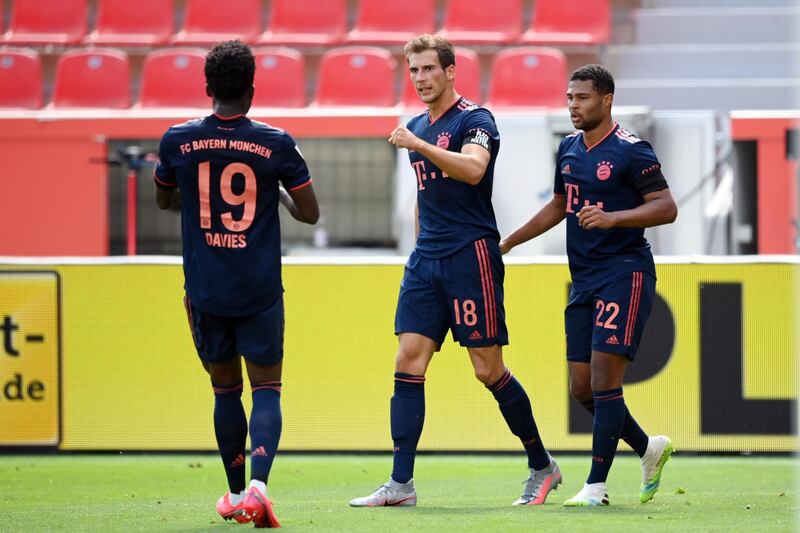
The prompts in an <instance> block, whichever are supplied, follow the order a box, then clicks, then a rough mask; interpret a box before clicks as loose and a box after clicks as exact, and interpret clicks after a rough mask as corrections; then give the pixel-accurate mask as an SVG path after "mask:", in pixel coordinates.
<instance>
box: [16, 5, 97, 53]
mask: <svg viewBox="0 0 800 533" xmlns="http://www.w3.org/2000/svg"><path fill="white" fill-rule="evenodd" d="M85 34H86V0H58V1H57V2H46V3H45V2H42V0H14V3H13V5H12V6H11V22H10V24H9V26H8V31H7V32H6V34H5V41H6V42H8V43H25V44H42V45H44V44H73V43H78V42H80V41H81V40H82V39H83V36H84V35H85Z"/></svg>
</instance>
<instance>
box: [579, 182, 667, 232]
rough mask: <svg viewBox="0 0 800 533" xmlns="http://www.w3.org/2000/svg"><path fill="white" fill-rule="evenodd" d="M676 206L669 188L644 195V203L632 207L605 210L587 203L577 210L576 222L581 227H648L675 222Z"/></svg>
mask: <svg viewBox="0 0 800 533" xmlns="http://www.w3.org/2000/svg"><path fill="white" fill-rule="evenodd" d="M677 216H678V206H676V205H675V200H673V199H672V193H670V191H669V189H663V190H661V191H655V192H651V193H648V194H645V195H644V203H643V204H642V205H640V206H639V207H636V208H634V209H626V210H624V211H613V212H606V211H603V210H602V209H600V208H599V207H597V206H596V205H588V206H586V207H584V208H582V209H581V210H580V212H578V224H580V226H581V227H582V228H583V229H587V230H589V229H607V228H613V227H615V226H616V227H624V228H650V227H652V226H660V225H661V224H670V223H672V222H675V219H676V218H677Z"/></svg>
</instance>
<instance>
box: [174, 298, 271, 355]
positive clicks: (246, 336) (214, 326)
mask: <svg viewBox="0 0 800 533" xmlns="http://www.w3.org/2000/svg"><path fill="white" fill-rule="evenodd" d="M183 303H184V306H185V307H186V314H187V315H188V318H189V326H190V327H191V330H192V338H193V339H194V345H195V348H197V355H199V356H200V359H201V360H203V361H204V362H206V363H223V362H225V361H228V360H229V359H231V358H233V357H237V356H239V355H242V356H244V358H245V359H247V360H248V361H251V362H253V363H256V364H259V365H274V364H277V363H280V362H281V361H282V360H283V330H284V323H285V317H284V313H283V296H282V295H281V297H280V298H278V299H277V300H276V301H275V303H273V304H272V305H271V306H270V307H268V308H266V309H264V310H263V311H261V312H259V313H256V314H254V315H248V316H241V317H230V316H219V315H212V314H209V313H204V312H202V311H200V310H199V309H198V308H197V307H196V306H195V305H194V304H192V301H191V299H190V298H189V297H188V296H186V297H185V298H184V299H183Z"/></svg>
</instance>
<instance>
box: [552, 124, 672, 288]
mask: <svg viewBox="0 0 800 533" xmlns="http://www.w3.org/2000/svg"><path fill="white" fill-rule="evenodd" d="M656 176H657V177H658V178H659V179H653V178H654V177H656ZM664 188H666V182H665V181H664V180H663V178H661V164H660V163H659V162H658V159H657V158H656V154H655V153H654V152H653V148H652V147H651V146H650V144H649V143H647V142H645V141H642V140H641V139H639V138H637V137H635V136H634V135H632V134H630V133H628V132H627V131H625V130H624V129H622V128H621V127H619V125H617V124H615V125H614V128H613V129H612V130H611V131H610V132H609V133H608V135H606V136H605V137H604V138H603V139H602V140H601V141H600V142H598V143H597V144H595V145H594V146H591V147H587V146H586V143H585V142H584V138H583V132H575V133H573V134H572V135H569V136H567V137H565V138H564V139H563V140H562V141H561V144H560V145H559V147H558V157H557V160H556V170H555V185H554V187H553V192H554V193H555V194H557V195H565V196H566V212H567V213H566V219H567V257H568V258H569V268H570V273H571V274H572V283H573V285H574V287H575V290H578V291H585V290H591V289H592V288H594V287H596V286H597V285H600V284H602V283H603V282H604V281H608V280H610V279H613V278H615V277H617V276H620V275H623V274H628V273H631V272H649V273H651V274H652V275H653V276H655V265H654V264H653V254H652V252H651V251H650V245H649V244H648V242H647V240H646V239H645V238H644V228H620V227H616V228H609V229H591V230H585V229H583V228H581V227H580V225H579V224H578V212H579V211H580V210H581V208H582V207H583V206H587V205H597V206H598V207H600V208H601V209H603V210H604V211H606V212H611V211H622V210H626V209H633V208H635V207H638V206H640V205H642V204H643V203H644V199H643V195H644V194H647V193H649V192H653V191H656V190H661V189H664Z"/></svg>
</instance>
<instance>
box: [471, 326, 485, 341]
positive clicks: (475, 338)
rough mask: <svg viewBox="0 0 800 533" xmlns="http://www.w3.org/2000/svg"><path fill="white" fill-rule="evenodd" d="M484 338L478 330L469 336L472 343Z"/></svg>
mask: <svg viewBox="0 0 800 533" xmlns="http://www.w3.org/2000/svg"><path fill="white" fill-rule="evenodd" d="M482 338H483V336H482V335H481V332H480V331H478V330H477V329H476V330H475V331H473V332H472V333H470V334H469V340H471V341H479V340H481V339H482Z"/></svg>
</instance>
